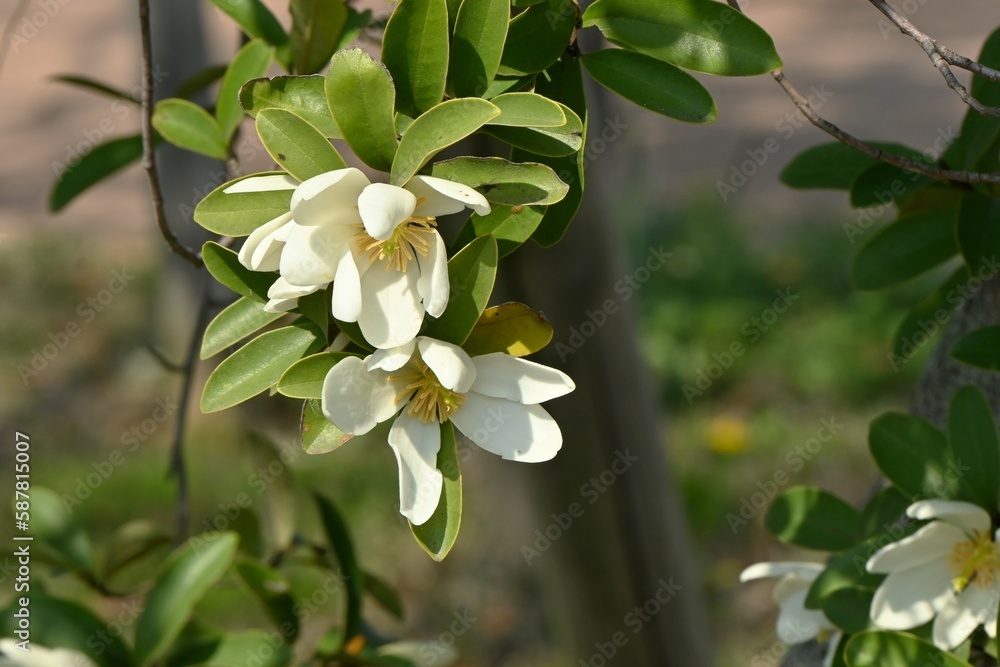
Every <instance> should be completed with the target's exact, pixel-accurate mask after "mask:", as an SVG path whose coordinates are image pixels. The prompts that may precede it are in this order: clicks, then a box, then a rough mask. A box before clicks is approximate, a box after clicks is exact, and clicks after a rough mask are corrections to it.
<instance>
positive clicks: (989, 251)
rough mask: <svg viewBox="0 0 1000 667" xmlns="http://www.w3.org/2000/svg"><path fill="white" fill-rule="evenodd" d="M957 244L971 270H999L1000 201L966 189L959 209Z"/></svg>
mask: <svg viewBox="0 0 1000 667" xmlns="http://www.w3.org/2000/svg"><path fill="white" fill-rule="evenodd" d="M958 246H959V249H960V250H961V251H962V256H963V257H964V258H965V263H966V264H967V265H968V266H969V269H970V270H971V271H974V272H975V271H979V270H980V269H983V268H986V269H988V270H989V271H990V272H991V273H992V272H993V271H996V270H997V268H998V267H997V264H996V259H997V257H998V256H1000V201H998V200H996V199H993V198H991V197H984V196H983V195H981V194H979V193H978V192H967V193H966V194H965V196H964V197H962V203H961V206H960V207H959V211H958Z"/></svg>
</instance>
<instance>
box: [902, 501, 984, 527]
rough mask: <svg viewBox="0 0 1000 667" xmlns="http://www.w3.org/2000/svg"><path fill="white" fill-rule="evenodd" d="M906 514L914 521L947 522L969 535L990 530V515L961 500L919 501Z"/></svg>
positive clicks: (980, 508)
mask: <svg viewBox="0 0 1000 667" xmlns="http://www.w3.org/2000/svg"><path fill="white" fill-rule="evenodd" d="M906 514H907V515H908V516H911V517H913V518H914V519H921V520H926V519H940V520H942V521H947V522H949V523H952V524H955V525H956V526H958V527H959V528H962V529H963V530H965V531H966V532H970V533H971V532H973V531H980V532H986V531H987V530H989V529H990V515H989V514H988V513H987V512H986V510H984V509H983V508H982V507H980V506H979V505H974V504H972V503H966V502H963V501H961V500H920V501H918V502H915V503H913V504H912V505H910V506H909V507H907V508H906Z"/></svg>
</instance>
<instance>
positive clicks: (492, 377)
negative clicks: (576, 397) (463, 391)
mask: <svg viewBox="0 0 1000 667" xmlns="http://www.w3.org/2000/svg"><path fill="white" fill-rule="evenodd" d="M472 362H473V363H474V364H475V365H476V382H475V384H473V385H472V391H474V392H476V393H477V394H484V395H486V396H494V397H496V398H506V399H507V400H509V401H517V402H518V403H541V402H542V401H548V400H550V399H553V398H556V397H558V396H565V395H566V394H568V393H569V392H571V391H573V390H574V389H576V385H575V384H574V383H573V380H571V379H570V377H569V376H568V375H566V374H565V373H563V372H562V371H560V370H556V369H555V368H549V367H548V366H543V365H542V364H536V363H535V362H533V361H528V360H527V359H519V358H517V357H512V356H511V355H509V354H506V353H504V352H491V353H490V354H483V355H480V356H478V357H475V358H474V359H473V360H472Z"/></svg>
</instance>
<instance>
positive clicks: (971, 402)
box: [948, 385, 1000, 512]
mask: <svg viewBox="0 0 1000 667" xmlns="http://www.w3.org/2000/svg"><path fill="white" fill-rule="evenodd" d="M948 442H949V444H950V445H951V452H952V454H953V455H954V457H955V463H956V465H958V466H964V467H967V468H968V469H967V470H965V474H963V475H962V476H961V481H962V486H963V487H965V489H966V491H967V492H968V494H969V496H970V497H971V498H974V499H975V501H976V502H977V503H978V504H979V505H981V506H983V507H984V508H986V511H987V512H993V511H994V510H996V508H997V498H998V497H1000V438H998V437H997V426H996V423H994V421H993V411H992V409H991V408H990V404H989V402H988V401H987V400H986V397H985V396H983V394H982V392H980V391H979V390H978V389H977V388H976V387H975V386H972V385H969V386H966V387H962V388H961V389H959V390H958V391H957V392H955V395H954V396H953V397H952V399H951V408H950V409H949V411H948ZM960 469H961V468H960Z"/></svg>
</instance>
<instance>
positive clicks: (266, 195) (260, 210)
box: [194, 172, 294, 236]
mask: <svg viewBox="0 0 1000 667" xmlns="http://www.w3.org/2000/svg"><path fill="white" fill-rule="evenodd" d="M282 174H283V172H266V173H259V174H251V175H250V176H244V177H242V178H238V179H236V180H233V181H228V182H226V183H223V184H222V185H220V186H219V187H217V188H215V190H212V192H210V193H209V194H208V196H206V197H205V198H204V199H202V200H201V201H200V202H198V205H197V206H196V207H195V209H194V221H195V222H197V223H198V224H199V225H201V226H202V227H204V228H205V229H207V230H208V231H210V232H215V233H216V234H221V235H222V236H247V235H248V234H250V233H251V232H253V230H255V229H257V228H258V227H260V226H261V225H263V224H264V223H266V222H270V221H271V220H274V219H275V218H277V217H279V216H282V215H285V214H286V213H288V211H289V207H290V205H291V201H292V192H293V191H294V184H293V183H291V182H290V183H289V184H288V185H289V187H288V189H286V190H269V191H267V192H230V193H227V192H226V190H227V189H229V188H230V187H231V186H233V185H234V184H236V183H239V182H240V181H244V180H246V179H248V178H257V177H262V176H280V175H282Z"/></svg>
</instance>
